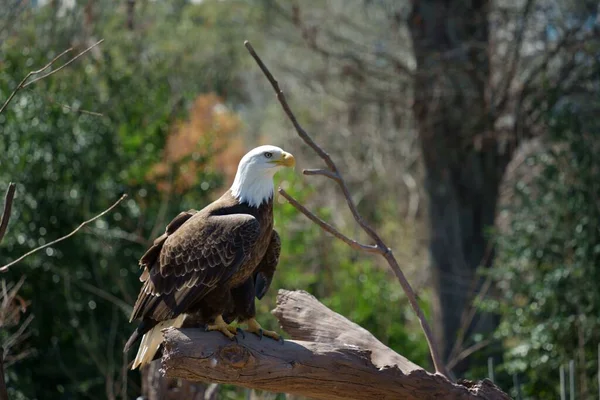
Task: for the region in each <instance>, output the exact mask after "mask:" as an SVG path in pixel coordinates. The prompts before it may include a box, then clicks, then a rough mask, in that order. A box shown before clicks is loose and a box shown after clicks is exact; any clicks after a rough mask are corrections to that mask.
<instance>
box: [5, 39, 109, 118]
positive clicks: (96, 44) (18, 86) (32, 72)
mask: <svg viewBox="0 0 600 400" xmlns="http://www.w3.org/2000/svg"><path fill="white" fill-rule="evenodd" d="M103 41H104V39H102V40H99V41H97V42H96V43H94V44H93V45H91V46H90V47H88V48H87V49H85V50H83V51H82V52H81V53H79V54H77V55H76V56H75V57H73V58H71V59H70V60H69V61H67V62H66V63H64V64H63V65H61V66H60V67H58V68H56V69H53V70H52V71H50V72H48V73H46V74H44V75H42V76H39V77H37V78H35V79H32V80H31V81H29V82H27V80H28V79H29V78H30V77H31V76H33V75H37V74H40V73H42V72H44V71H45V70H47V69H48V68H50V67H51V66H52V65H53V64H54V63H55V62H56V61H58V59H59V58H61V57H62V56H64V55H65V54H67V53H69V52H71V51H72V50H73V48H68V49H67V50H65V51H63V52H62V53H60V54H59V55H57V56H56V57H54V58H53V59H52V60H51V61H50V62H49V63H48V64H46V65H45V66H44V67H42V68H40V69H38V70H35V71H30V72H29V73H28V74H27V75H26V76H25V78H23V80H22V81H21V83H19V84H18V85H17V87H16V88H15V90H13V92H12V93H11V94H10V96H8V99H6V101H5V102H4V104H3V105H2V107H1V108H0V114H2V112H4V110H5V109H6V107H7V106H8V104H9V103H10V102H11V101H12V99H13V97H15V95H16V94H17V92H18V91H19V90H21V89H24V88H26V87H27V86H29V85H31V84H32V83H35V82H37V81H39V80H41V79H44V78H47V77H49V76H50V75H52V74H55V73H57V72H58V71H60V70H61V69H63V68H65V67H66V66H67V65H69V64H71V63H73V62H74V61H76V60H77V59H78V58H79V57H81V56H82V55H84V54H85V53H87V52H88V51H90V50H91V49H93V48H94V47H96V46H98V45H99V44H100V43H102V42H103Z"/></svg>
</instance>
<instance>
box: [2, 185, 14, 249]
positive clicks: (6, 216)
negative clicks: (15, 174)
mask: <svg viewBox="0 0 600 400" xmlns="http://www.w3.org/2000/svg"><path fill="white" fill-rule="evenodd" d="M15 189H16V185H15V184H14V183H13V182H10V183H9V184H8V189H6V196H4V211H3V212H2V219H1V220H0V243H2V239H4V235H5V234H6V228H7V227H8V221H9V220H10V212H11V210H12V203H13V199H14V198H15Z"/></svg>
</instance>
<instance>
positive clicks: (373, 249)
mask: <svg viewBox="0 0 600 400" xmlns="http://www.w3.org/2000/svg"><path fill="white" fill-rule="evenodd" d="M244 45H245V46H246V49H247V50H248V52H249V53H250V55H251V56H252V57H253V58H254V60H255V61H256V63H257V64H258V66H259V67H260V69H261V70H262V72H263V73H264V74H265V76H266V77H267V79H268V80H269V82H270V83H271V86H273V90H274V91H275V93H276V95H277V99H278V100H279V103H280V104H281V107H282V108H283V110H284V111H285V113H286V114H287V116H288V118H289V119H290V121H291V122H292V124H293V125H294V128H295V129H296V132H297V133H298V135H299V136H300V138H301V139H302V140H304V142H305V143H306V144H307V145H308V146H309V147H310V148H311V149H313V150H314V152H315V153H317V155H318V156H319V157H321V159H323V161H324V162H325V164H326V165H327V169H317V170H314V169H310V170H304V171H303V172H304V174H305V175H321V176H324V177H326V178H329V179H331V180H333V181H334V182H336V183H337V184H338V185H339V187H340V189H341V190H342V193H343V194H344V197H345V199H346V203H347V204H348V208H349V209H350V212H351V213H352V215H353V217H354V219H355V220H356V222H357V223H358V224H359V225H360V227H361V228H362V229H363V230H364V231H365V233H366V234H367V235H369V237H370V238H371V239H372V240H373V241H374V242H375V244H374V245H366V244H361V243H359V242H357V241H356V240H353V239H350V238H348V237H347V236H345V235H343V234H342V233H341V232H339V231H338V230H337V229H336V228H334V227H333V226H332V225H330V224H328V223H327V222H325V221H323V220H322V219H321V218H319V217H317V216H316V215H315V214H314V213H312V212H311V211H310V210H308V209H307V208H306V207H304V206H302V205H301V204H300V203H299V202H298V201H297V200H295V199H294V198H293V197H292V196H290V195H289V194H288V193H287V192H286V191H285V190H283V189H281V188H280V189H279V193H280V194H281V195H282V196H283V197H285V198H286V199H287V200H288V201H289V202H290V204H291V205H293V206H294V207H295V208H296V209H297V210H298V211H300V212H301V213H302V214H304V215H306V216H307V217H308V218H309V219H310V220H311V221H313V222H315V223H316V224H317V225H319V226H320V227H321V228H322V229H323V230H325V231H327V232H329V233H331V234H332V235H334V236H335V237H337V238H338V239H340V240H342V241H343V242H344V243H346V244H348V245H349V246H350V247H352V248H354V249H357V250H362V251H366V252H369V253H377V254H380V255H381V256H382V257H384V258H385V260H386V261H387V263H388V264H389V266H390V268H391V269H392V271H394V274H395V275H396V277H397V278H398V280H399V281H400V285H401V286H402V289H403V290H404V292H405V294H406V297H407V298H408V301H409V302H410V305H411V307H412V308H413V310H414V312H415V313H416V314H417V317H418V318H419V322H420V323H421V328H422V329H423V333H424V334H425V338H426V340H427V343H428V344H429V351H430V353H431V358H432V361H433V365H434V367H435V370H436V372H437V373H440V374H442V375H444V376H448V374H447V372H446V369H445V367H444V363H443V362H442V360H441V358H440V355H439V351H438V349H437V345H436V344H435V342H434V339H433V334H432V332H431V328H430V327H429V323H428V322H427V320H426V319H425V315H424V314H423V310H422V309H421V307H420V306H419V303H418V302H417V298H416V296H415V293H414V291H413V289H412V287H411V286H410V284H409V283H408V280H407V279H406V277H405V276H404V273H403V272H402V270H401V269H400V266H399V264H398V261H397V260H396V257H394V255H393V253H392V250H391V249H390V248H389V247H388V246H387V245H386V244H385V242H384V241H383V239H382V238H381V237H380V236H379V234H377V232H375V231H374V230H373V229H372V228H371V227H370V226H369V225H368V224H367V223H366V222H365V221H364V219H363V218H362V216H361V215H360V213H359V212H358V209H357V208H356V204H355V203H354V200H353V199H352V195H351V194H350V190H349V189H348V185H347V184H346V182H345V180H344V178H343V177H342V174H341V173H340V171H339V169H338V167H337V166H336V164H335V162H333V160H332V159H331V157H330V156H329V154H327V152H326V151H325V150H323V148H321V147H320V146H319V145H318V144H317V143H316V142H315V141H314V140H313V139H312V138H311V137H310V135H309V134H308V133H307V132H306V131H305V130H304V129H303V128H302V126H301V125H300V123H299V122H298V120H297V119H296V116H295V115H294V113H293V112H292V110H291V108H290V106H289V105H288V103H287V100H286V98H285V95H284V94H283V92H282V90H281V88H280V87H279V83H278V82H277V80H276V79H275V78H274V77H273V74H271V72H270V71H269V69H268V68H267V66H266V65H265V64H264V62H263V61H262V60H261V58H260V57H259V56H258V54H257V53H256V51H254V48H253V47H252V45H251V44H250V42H248V41H246V42H244Z"/></svg>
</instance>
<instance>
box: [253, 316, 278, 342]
mask: <svg viewBox="0 0 600 400" xmlns="http://www.w3.org/2000/svg"><path fill="white" fill-rule="evenodd" d="M246 324H247V325H248V329H247V330H248V332H252V333H254V334H255V335H258V337H259V338H261V339H262V337H263V335H264V336H268V337H270V338H272V339H275V340H278V341H281V340H282V339H281V336H280V335H279V334H278V333H277V332H273V331H267V330H264V329H263V328H262V326H260V324H259V323H258V321H257V320H256V319H254V318H250V319H249V320H248V321H246Z"/></svg>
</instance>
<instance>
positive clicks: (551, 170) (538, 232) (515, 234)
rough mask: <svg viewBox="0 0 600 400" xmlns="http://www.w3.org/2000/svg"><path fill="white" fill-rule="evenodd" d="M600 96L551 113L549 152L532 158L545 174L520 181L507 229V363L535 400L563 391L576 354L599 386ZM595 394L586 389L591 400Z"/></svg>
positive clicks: (500, 306) (580, 382)
mask: <svg viewBox="0 0 600 400" xmlns="http://www.w3.org/2000/svg"><path fill="white" fill-rule="evenodd" d="M599 110H600V103H598V102H597V101H596V102H595V103H591V104H587V105H586V106H585V108H584V107H581V106H579V107H577V106H574V105H572V106H569V107H564V108H563V109H562V110H560V111H559V112H556V113H555V114H554V115H553V116H552V117H551V118H550V121H549V122H550V123H549V127H550V137H549V140H548V141H547V142H546V144H547V145H546V146H545V148H544V150H542V151H541V152H538V153H536V154H534V155H532V156H530V157H529V158H528V159H527V160H526V168H528V169H529V170H531V171H534V170H539V171H540V172H539V173H538V174H537V175H536V176H535V177H534V178H533V179H532V180H531V181H530V183H529V184H524V183H523V182H517V183H516V190H515V197H514V199H513V201H512V203H513V204H515V205H516V206H514V207H511V208H509V209H508V210H506V211H508V212H509V215H510V221H511V222H510V226H509V227H508V228H507V229H506V231H505V232H502V233H500V234H499V235H498V236H497V242H496V243H497V255H498V256H497V259H496V261H495V266H494V268H493V269H491V270H490V271H489V274H490V276H491V277H492V279H493V280H494V282H495V283H496V288H497V295H498V297H497V298H495V299H494V300H490V301H486V302H484V303H483V304H482V307H484V308H485V309H488V310H492V311H495V312H497V313H499V315H500V316H501V324H500V326H499V328H498V331H497V336H498V338H499V339H501V340H502V341H503V343H504V346H505V352H504V363H503V365H502V366H501V369H500V371H506V372H508V373H511V374H512V373H516V372H518V373H520V374H521V375H522V376H524V377H525V384H524V387H523V389H524V392H525V393H527V394H528V395H530V396H531V397H532V398H556V397H557V396H558V393H559V392H558V390H559V367H560V366H561V365H566V364H568V361H569V360H571V359H574V360H575V363H576V367H577V386H578V391H579V392H580V393H581V392H582V391H584V390H585V389H587V395H588V396H589V395H591V393H597V379H595V378H594V377H595V374H596V373H597V369H598V365H597V361H596V360H597V349H598V343H600V330H599V329H598V327H600V291H599V290H598V287H599V286H598V285H599V282H600V207H599V204H600V203H599V200H598V199H600V157H598V154H599V151H600V141H599V140H598V132H599V128H600V124H599V121H598V118H597V115H598V111H599ZM583 397H586V393H584V394H583V395H582V398H583Z"/></svg>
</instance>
